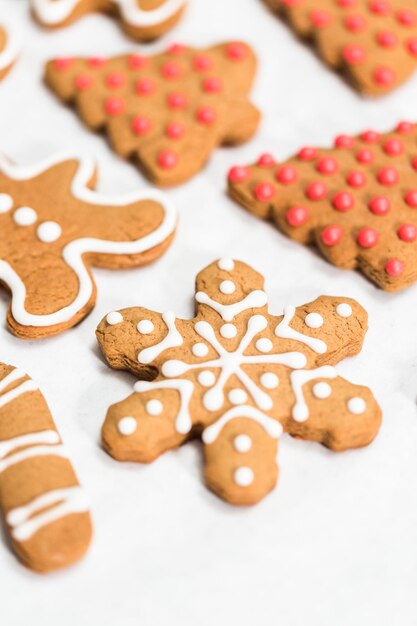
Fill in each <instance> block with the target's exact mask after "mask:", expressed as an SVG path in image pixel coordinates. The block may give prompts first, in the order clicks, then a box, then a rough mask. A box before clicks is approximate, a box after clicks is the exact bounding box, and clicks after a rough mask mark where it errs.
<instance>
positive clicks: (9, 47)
mask: <svg viewBox="0 0 417 626" xmlns="http://www.w3.org/2000/svg"><path fill="white" fill-rule="evenodd" d="M20 44H21V40H20V33H19V32H18V30H17V29H16V27H15V25H14V24H12V23H11V21H9V20H8V19H6V18H5V17H4V16H3V15H1V16H0V80H1V79H2V78H4V77H5V76H6V74H7V73H8V72H9V70H10V69H11V67H12V66H13V65H14V63H15V61H16V59H17V57H18V55H19V52H20Z"/></svg>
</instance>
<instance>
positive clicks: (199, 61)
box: [193, 54, 213, 72]
mask: <svg viewBox="0 0 417 626" xmlns="http://www.w3.org/2000/svg"><path fill="white" fill-rule="evenodd" d="M193 67H194V69H195V70H197V71H198V72H206V71H207V70H211V68H212V67H213V59H212V58H211V57H210V56H209V55H208V54H197V55H196V56H195V57H194V59H193Z"/></svg>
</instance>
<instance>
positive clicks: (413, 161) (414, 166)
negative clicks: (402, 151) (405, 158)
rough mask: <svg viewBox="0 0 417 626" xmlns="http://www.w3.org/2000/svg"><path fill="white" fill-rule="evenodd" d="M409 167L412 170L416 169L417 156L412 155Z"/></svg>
mask: <svg viewBox="0 0 417 626" xmlns="http://www.w3.org/2000/svg"><path fill="white" fill-rule="evenodd" d="M411 167H412V168H413V169H414V170H417V157H414V158H413V159H412V160H411Z"/></svg>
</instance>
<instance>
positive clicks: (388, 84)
mask: <svg viewBox="0 0 417 626" xmlns="http://www.w3.org/2000/svg"><path fill="white" fill-rule="evenodd" d="M264 1H265V2H266V3H267V4H268V5H269V6H270V8H271V9H273V10H274V11H276V12H278V13H279V14H280V15H281V16H283V17H284V19H286V21H288V22H289V24H290V25H291V27H292V28H293V29H294V30H295V31H296V32H297V33H298V35H300V36H301V37H302V38H304V39H307V40H309V41H312V42H313V44H314V45H315V47H316V49H317V51H318V54H319V55H320V56H321V57H322V58H323V60H324V61H325V62H326V63H327V64H328V65H329V66H330V67H332V68H335V69H337V70H339V71H340V72H342V74H343V75H344V76H345V77H346V78H347V79H348V81H349V82H351V83H352V84H353V85H354V87H355V88H356V89H358V90H359V91H361V92H363V93H365V94H368V95H372V96H379V95H382V94H385V93H387V92H389V91H391V90H392V89H395V88H396V87H398V85H400V84H401V83H403V82H404V81H405V80H407V79H408V78H409V76H410V75H411V74H412V73H413V72H414V70H415V68H416V65H417V6H416V3H415V2H410V1H408V2H407V1H406V0H320V2H317V0H264Z"/></svg>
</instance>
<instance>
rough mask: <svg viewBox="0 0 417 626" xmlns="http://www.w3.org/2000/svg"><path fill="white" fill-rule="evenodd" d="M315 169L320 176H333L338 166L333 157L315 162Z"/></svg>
mask: <svg viewBox="0 0 417 626" xmlns="http://www.w3.org/2000/svg"><path fill="white" fill-rule="evenodd" d="M316 169H317V171H318V172H320V174H326V175H331V174H335V173H336V172H337V171H338V169H339V164H338V162H337V161H336V159H334V158H333V157H322V158H321V159H319V161H318V162H317V166H316Z"/></svg>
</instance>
